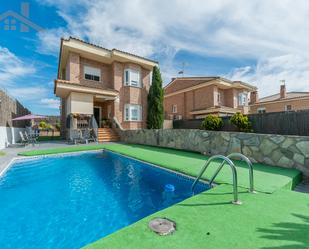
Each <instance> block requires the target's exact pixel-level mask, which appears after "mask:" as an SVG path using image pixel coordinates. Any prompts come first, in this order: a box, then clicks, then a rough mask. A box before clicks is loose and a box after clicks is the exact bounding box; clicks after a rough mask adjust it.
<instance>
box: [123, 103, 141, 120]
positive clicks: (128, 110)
mask: <svg viewBox="0 0 309 249" xmlns="http://www.w3.org/2000/svg"><path fill="white" fill-rule="evenodd" d="M124 119H125V121H141V120H142V107H141V106H140V105H131V104H126V105H125V110H124Z"/></svg>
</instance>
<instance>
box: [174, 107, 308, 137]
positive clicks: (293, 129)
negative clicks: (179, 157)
mask: <svg viewBox="0 0 309 249" xmlns="http://www.w3.org/2000/svg"><path fill="white" fill-rule="evenodd" d="M248 118H249V120H250V122H251V123H252V128H253V132H255V133H264V134H281V135H299V136H309V111H290V112H273V113H263V114H250V115H248ZM222 119H223V121H224V127H223V129H222V130H223V131H237V129H236V128H235V127H234V126H233V125H231V124H230V122H229V119H230V117H223V118H222ZM202 121H203V119H190V120H174V122H173V127H174V129H200V127H201V124H202Z"/></svg>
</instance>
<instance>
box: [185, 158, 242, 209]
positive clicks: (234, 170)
mask: <svg viewBox="0 0 309 249" xmlns="http://www.w3.org/2000/svg"><path fill="white" fill-rule="evenodd" d="M215 159H222V160H223V162H224V163H222V164H221V165H222V166H221V165H220V170H221V169H222V167H223V166H224V165H225V162H227V163H228V165H230V167H231V170H232V174H233V195H234V201H233V202H232V203H233V204H237V205H240V204H241V201H239V200H238V189H237V170H236V167H235V165H234V163H233V162H232V160H231V159H229V158H227V157H226V156H222V155H215V156H212V157H210V158H209V159H208V160H207V162H206V163H205V165H204V166H203V168H202V169H201V171H200V173H199V174H198V176H197V177H196V179H195V181H194V182H193V184H192V186H191V191H192V192H193V191H194V188H195V186H196V184H197V183H198V181H199V179H200V178H201V177H202V175H203V174H204V172H205V170H206V169H207V168H208V166H209V164H210V163H211V161H213V160H215ZM220 170H219V171H220ZM218 173H219V172H218ZM218 173H217V174H218ZM210 186H211V185H210Z"/></svg>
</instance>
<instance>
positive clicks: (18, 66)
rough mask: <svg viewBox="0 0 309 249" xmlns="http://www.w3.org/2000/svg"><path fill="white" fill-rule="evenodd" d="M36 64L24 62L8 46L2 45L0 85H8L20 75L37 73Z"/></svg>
mask: <svg viewBox="0 0 309 249" xmlns="http://www.w3.org/2000/svg"><path fill="white" fill-rule="evenodd" d="M35 71H36V69H35V67H34V66H32V65H29V64H27V63H25V62H23V61H22V60H21V59H20V58H18V57H17V56H16V55H15V54H13V53H12V52H10V51H9V50H8V49H7V48H4V47H1V46H0V86H3V87H4V86H8V85H11V84H13V81H14V80H16V79H17V78H19V77H26V76H27V75H29V74H33V73H35Z"/></svg>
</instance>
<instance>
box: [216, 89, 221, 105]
mask: <svg viewBox="0 0 309 249" xmlns="http://www.w3.org/2000/svg"><path fill="white" fill-rule="evenodd" d="M217 102H218V104H221V93H220V92H217Z"/></svg>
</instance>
